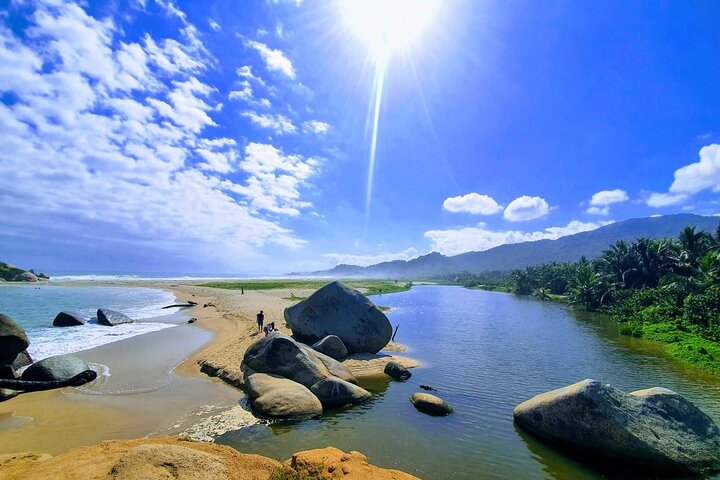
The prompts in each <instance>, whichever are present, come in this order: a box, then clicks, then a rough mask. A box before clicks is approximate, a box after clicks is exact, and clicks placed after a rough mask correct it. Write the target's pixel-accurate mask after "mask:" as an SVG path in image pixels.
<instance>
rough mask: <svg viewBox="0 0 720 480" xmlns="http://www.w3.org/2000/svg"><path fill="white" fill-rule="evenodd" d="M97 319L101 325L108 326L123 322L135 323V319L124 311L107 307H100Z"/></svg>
mask: <svg viewBox="0 0 720 480" xmlns="http://www.w3.org/2000/svg"><path fill="white" fill-rule="evenodd" d="M97 319H98V323H99V324H100V325H105V326H107V327H114V326H115V325H121V324H123V323H133V322H134V321H135V320H133V319H132V318H130V317H128V316H127V315H125V314H124V313H120V312H116V311H115V310H108V309H107V308H98V311H97Z"/></svg>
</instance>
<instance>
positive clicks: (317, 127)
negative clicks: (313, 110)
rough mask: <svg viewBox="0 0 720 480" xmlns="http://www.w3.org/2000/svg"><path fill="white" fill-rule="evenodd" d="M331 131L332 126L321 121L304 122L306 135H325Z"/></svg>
mask: <svg viewBox="0 0 720 480" xmlns="http://www.w3.org/2000/svg"><path fill="white" fill-rule="evenodd" d="M328 130H330V124H329V123H325V122H321V121H319V120H308V121H306V122H303V131H304V132H305V133H314V134H315V135H325V134H326V133H327V132H328Z"/></svg>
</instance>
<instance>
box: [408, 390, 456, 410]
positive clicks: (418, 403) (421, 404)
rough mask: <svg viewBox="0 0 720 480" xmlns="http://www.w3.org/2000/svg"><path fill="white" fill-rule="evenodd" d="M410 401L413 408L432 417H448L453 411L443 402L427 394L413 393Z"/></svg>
mask: <svg viewBox="0 0 720 480" xmlns="http://www.w3.org/2000/svg"><path fill="white" fill-rule="evenodd" d="M410 401H411V402H412V404H413V405H415V408H417V409H418V410H421V411H423V412H426V413H432V414H433V415H449V414H451V413H453V411H454V409H453V407H452V406H450V404H448V403H447V402H446V401H445V400H443V399H442V398H440V397H437V396H435V395H431V394H429V393H421V392H418V393H413V394H412V396H411V397H410Z"/></svg>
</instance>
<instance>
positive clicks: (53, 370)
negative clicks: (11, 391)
mask: <svg viewBox="0 0 720 480" xmlns="http://www.w3.org/2000/svg"><path fill="white" fill-rule="evenodd" d="M88 369H89V367H88V366H87V364H86V363H85V362H83V361H82V360H80V359H79V358H77V357H73V356H71V355H58V356H55V357H48V358H45V359H43V360H40V361H39V362H35V363H33V364H32V365H30V366H29V367H27V368H26V369H25V371H24V372H23V374H22V379H23V380H32V381H57V380H67V379H69V378H72V377H74V376H75V375H78V374H80V373H82V372H84V371H85V370H88Z"/></svg>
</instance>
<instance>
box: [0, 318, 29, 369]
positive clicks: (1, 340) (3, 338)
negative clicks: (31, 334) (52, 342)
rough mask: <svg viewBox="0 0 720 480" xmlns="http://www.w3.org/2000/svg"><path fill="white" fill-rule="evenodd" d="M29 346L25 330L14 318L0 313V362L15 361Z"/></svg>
mask: <svg viewBox="0 0 720 480" xmlns="http://www.w3.org/2000/svg"><path fill="white" fill-rule="evenodd" d="M29 346H30V340H28V337H27V335H26V334H25V330H23V328H22V327H21V326H20V325H18V324H17V323H15V322H14V321H13V319H12V318H10V317H8V316H7V315H3V314H2V313H0V360H5V359H11V358H12V359H14V358H15V357H16V356H17V355H18V354H20V353H21V352H24V351H25V350H26V349H27V347H29Z"/></svg>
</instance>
